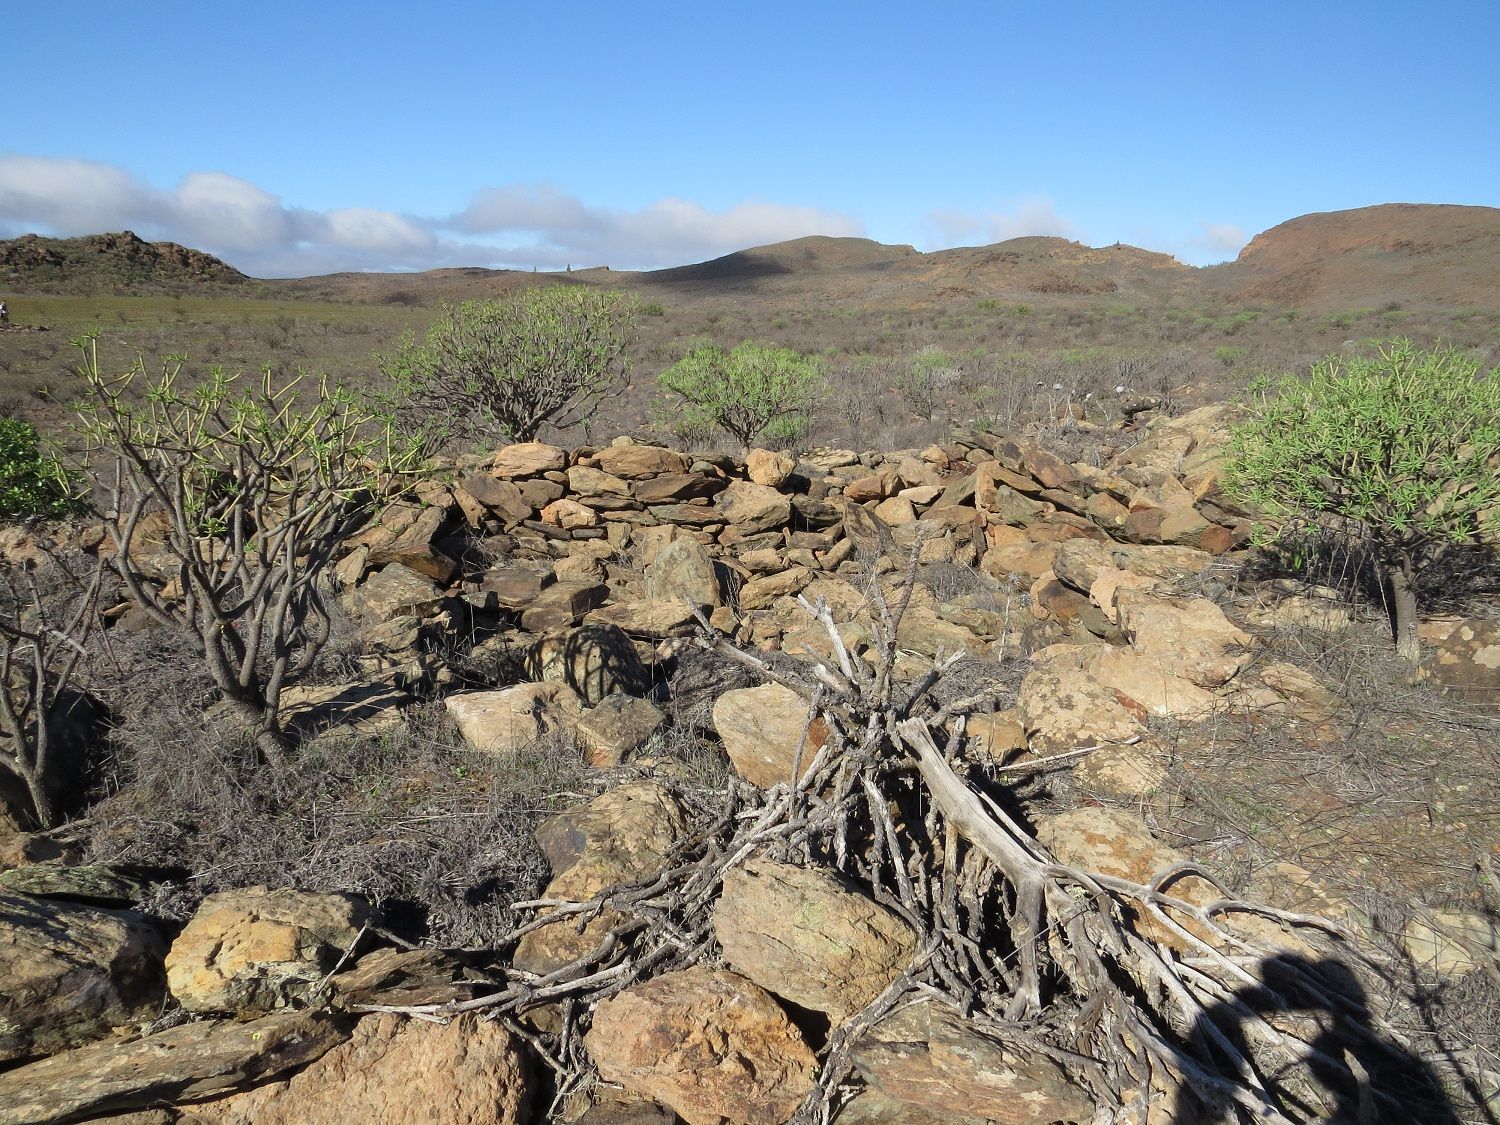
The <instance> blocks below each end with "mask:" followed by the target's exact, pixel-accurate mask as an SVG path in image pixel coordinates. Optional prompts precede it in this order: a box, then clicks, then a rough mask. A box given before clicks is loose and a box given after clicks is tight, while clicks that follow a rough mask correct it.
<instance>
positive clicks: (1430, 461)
mask: <svg viewBox="0 0 1500 1125" xmlns="http://www.w3.org/2000/svg"><path fill="white" fill-rule="evenodd" d="M1254 409H1255V415H1254V417H1253V419H1252V420H1250V421H1248V422H1246V423H1245V424H1243V425H1241V426H1239V427H1237V428H1236V430H1235V433H1234V437H1233V440H1232V442H1231V445H1230V451H1229V461H1228V464H1227V466H1226V477H1225V483H1226V486H1227V488H1228V489H1229V491H1230V492H1231V493H1232V494H1233V495H1236V496H1238V497H1240V498H1241V499H1243V500H1245V501H1248V502H1249V503H1250V504H1252V505H1254V506H1255V507H1257V508H1258V509H1260V511H1261V512H1263V513H1264V514H1265V515H1266V516H1267V517H1268V518H1269V519H1270V520H1272V521H1274V523H1275V525H1276V534H1278V535H1280V536H1296V535H1298V534H1299V533H1302V532H1307V531H1312V530H1316V531H1319V532H1322V533H1331V534H1333V535H1334V536H1336V537H1339V538H1342V539H1345V540H1346V541H1349V542H1350V543H1358V544H1362V545H1365V546H1367V547H1369V548H1370V550H1371V552H1372V554H1373V557H1374V559H1375V561H1376V565H1377V567H1378V568H1379V570H1380V573H1381V578H1382V580H1383V581H1384V583H1385V584H1386V587H1387V591H1388V593H1389V596H1390V601H1389V605H1390V608H1391V622H1392V629H1393V632H1394V635H1395V639H1396V644H1397V648H1398V649H1399V651H1400V652H1401V654H1402V655H1403V656H1405V657H1406V658H1408V659H1412V660H1415V659H1417V658H1419V657H1420V654H1421V650H1420V645H1419V642H1418V639H1417V633H1416V608H1417V607H1416V594H1415V592H1414V579H1415V578H1416V576H1417V575H1418V573H1420V571H1421V570H1422V569H1423V568H1424V567H1427V566H1430V565H1431V564H1432V563H1434V562H1436V561H1437V560H1438V559H1439V558H1440V557H1441V556H1442V555H1443V554H1444V553H1445V552H1446V551H1447V550H1449V549H1450V548H1452V547H1454V546H1456V545H1459V544H1464V543H1473V542H1476V541H1477V540H1478V539H1479V537H1480V536H1481V534H1482V533H1484V532H1486V531H1500V370H1495V371H1490V372H1488V373H1486V372H1483V371H1481V369H1480V365H1479V363H1478V362H1477V361H1476V360H1474V359H1472V358H1470V357H1469V356H1466V355H1464V354H1462V353H1461V352H1459V351H1457V350H1456V349H1454V348H1450V347H1436V348H1433V349H1430V350H1428V349H1420V348H1417V347H1415V346H1414V345H1413V344H1412V343H1411V341H1409V340H1397V341H1395V342H1394V343H1392V344H1390V345H1388V346H1387V347H1384V348H1382V349H1380V350H1379V351H1377V352H1376V353H1375V354H1373V355H1368V356H1360V357H1356V358H1352V359H1345V358H1342V357H1340V356H1336V355H1335V356H1330V357H1329V358H1327V359H1325V360H1323V361H1322V362H1321V363H1318V364H1315V365H1314V366H1313V368H1312V369H1311V371H1310V372H1309V373H1308V375H1307V376H1306V377H1305V378H1297V377H1295V376H1291V375H1288V376H1285V377H1283V378H1282V379H1281V381H1280V382H1279V383H1277V384H1276V385H1274V386H1262V387H1261V388H1260V389H1259V392H1258V400H1257V402H1256V403H1255V407H1254Z"/></svg>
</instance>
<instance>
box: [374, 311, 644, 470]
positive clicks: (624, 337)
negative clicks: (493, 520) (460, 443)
mask: <svg viewBox="0 0 1500 1125" xmlns="http://www.w3.org/2000/svg"><path fill="white" fill-rule="evenodd" d="M636 307H637V306H636V303H635V300H634V298H631V297H629V296H627V295H626V294H623V293H618V292H614V291H611V290H601V289H591V288H588V287H585V286H581V285H578V286H575V285H567V286H563V285H558V286H549V287H546V288H538V289H523V290H519V291H517V292H515V293H511V294H508V295H506V296H504V297H501V298H498V299H496V300H491V301H465V302H464V303H463V304H461V305H459V306H457V307H456V308H446V309H445V310H444V311H443V316H442V318H441V319H440V320H439V321H438V322H437V323H436V324H434V325H433V326H432V328H431V329H429V330H428V332H427V336H426V338H425V339H424V340H423V342H422V343H420V344H419V343H417V341H416V338H415V337H414V336H413V335H412V334H411V333H407V334H406V335H405V336H404V337H402V339H401V341H400V343H399V344H398V345H397V347H396V350H395V351H394V352H392V353H390V354H389V355H379V356H377V357H376V358H377V359H378V360H379V362H380V365H381V368H382V370H383V371H384V372H385V373H386V374H387V375H388V376H390V377H391V379H392V380H393V381H394V382H395V389H396V396H397V400H398V402H399V403H400V409H401V411H402V413H403V415H404V416H405V417H406V418H407V419H408V420H415V423H416V425H417V426H419V427H421V428H426V429H432V428H434V426H433V424H434V423H439V424H440V425H441V426H442V428H443V429H446V430H447V431H449V432H452V433H454V434H459V435H467V436H501V437H505V438H508V439H510V440H511V441H531V440H533V439H534V438H535V437H536V436H537V433H538V431H540V430H541V428H542V426H544V425H551V426H554V427H556V428H558V429H565V428H567V427H569V426H573V425H577V424H578V423H579V422H582V421H584V420H585V419H587V418H588V417H589V416H590V415H591V414H593V412H594V410H595V408H596V407H597V405H598V403H599V400H600V399H602V398H604V397H605V396H606V395H609V394H613V393H615V392H617V391H619V390H621V389H623V385H624V379H625V375H626V373H627V371H628V370H629V363H628V361H627V359H626V356H625V349H626V348H627V347H628V346H629V344H630V338H631V333H632V331H633V329H634V327H635V315H636Z"/></svg>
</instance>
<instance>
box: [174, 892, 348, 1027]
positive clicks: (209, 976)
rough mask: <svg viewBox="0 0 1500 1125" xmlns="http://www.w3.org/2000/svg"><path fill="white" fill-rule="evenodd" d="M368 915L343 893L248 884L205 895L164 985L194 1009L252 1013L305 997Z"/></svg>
mask: <svg viewBox="0 0 1500 1125" xmlns="http://www.w3.org/2000/svg"><path fill="white" fill-rule="evenodd" d="M367 915H368V910H367V908H366V907H365V906H364V905H363V904H362V903H360V902H359V901H357V900H355V899H353V898H351V897H350V896H348V895H335V894H311V893H307V892H303V891H293V890H270V889H267V888H266V887H247V888H244V889H242V890H233V891H221V892H219V893H218V894H212V895H209V896H208V897H207V898H205V899H204V900H203V902H202V904H201V905H200V906H199V907H198V910H197V913H195V914H194V915H193V917H192V919H191V920H190V921H189V922H188V924H187V925H186V926H185V927H183V930H182V933H180V934H178V935H177V940H176V941H174V942H173V943H172V948H171V950H170V952H168V954H167V960H166V968H167V986H168V987H169V988H170V989H171V990H172V995H173V996H175V997H176V998H177V1001H178V1003H180V1004H181V1005H182V1006H183V1007H184V1008H186V1009H188V1010H189V1011H192V1012H236V1013H241V1012H257V1011H269V1010H270V1009H272V1008H276V1007H281V1006H282V1005H284V1004H286V1003H287V1002H288V1001H289V1000H291V999H293V998H294V997H299V996H303V995H306V993H307V992H308V991H309V990H310V989H311V988H312V986H313V985H314V984H316V983H317V981H318V980H319V979H321V978H322V976H323V975H324V974H325V973H327V972H328V970H330V969H331V968H333V966H334V964H335V963H336V962H337V960H338V959H339V957H340V956H341V955H342V954H343V953H344V951H345V950H347V949H349V947H350V946H352V945H353V944H354V941H355V938H356V937H357V936H358V934H359V931H360V927H361V925H362V924H363V923H364V921H365V919H366V917H367Z"/></svg>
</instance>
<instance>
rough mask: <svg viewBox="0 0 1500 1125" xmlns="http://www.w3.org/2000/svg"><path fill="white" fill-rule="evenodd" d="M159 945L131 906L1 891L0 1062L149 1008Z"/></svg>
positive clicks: (83, 1037)
mask: <svg viewBox="0 0 1500 1125" xmlns="http://www.w3.org/2000/svg"><path fill="white" fill-rule="evenodd" d="M165 951H166V944H165V942H163V941H162V937H161V935H160V934H159V933H158V932H157V931H156V928H155V927H154V926H152V925H151V923H150V921H149V920H148V919H147V918H146V917H145V916H144V915H142V914H137V913H135V912H134V911H129V910H103V909H99V908H95V907H89V906H83V905H75V904H71V903H65V902H61V901H57V900H53V899H40V898H31V897H29V896H26V895H16V894H7V895H0V1062H5V1061H7V1060H10V1059H19V1058H25V1057H26V1056H28V1055H32V1054H42V1053H45V1052H48V1051H56V1050H61V1049H62V1048H65V1047H72V1046H75V1045H77V1044H79V1043H86V1042H88V1041H89V1040H90V1039H93V1038H96V1037H98V1036H100V1035H103V1034H104V1033H106V1032H107V1031H109V1029H110V1028H112V1027H118V1026H120V1025H121V1024H124V1023H126V1022H128V1021H129V1020H131V1019H132V1018H134V1017H136V1016H138V1015H140V1014H141V1013H142V1012H144V1011H146V1010H149V1009H153V1008H154V1007H155V1006H156V1005H157V1004H158V1003H159V1002H160V1000H161V995H162V975H161V959H162V955H163V953H164V952H165ZM0 1100H3V1099H0Z"/></svg>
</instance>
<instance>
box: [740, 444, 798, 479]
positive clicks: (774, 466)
mask: <svg viewBox="0 0 1500 1125" xmlns="http://www.w3.org/2000/svg"><path fill="white" fill-rule="evenodd" d="M796 469H797V461H796V459H795V458H793V457H792V456H790V455H789V454H786V453H778V452H776V451H774V450H770V449H752V450H750V452H748V453H746V454H745V475H746V476H747V477H749V478H750V480H751V481H753V482H754V483H755V484H762V485H765V486H766V487H767V488H780V487H781V486H782V485H783V484H785V483H786V481H787V478H788V477H790V476H791V475H792V473H793V472H795V471H796Z"/></svg>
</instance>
